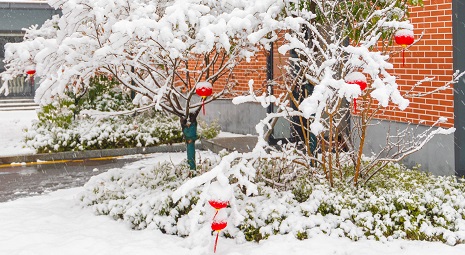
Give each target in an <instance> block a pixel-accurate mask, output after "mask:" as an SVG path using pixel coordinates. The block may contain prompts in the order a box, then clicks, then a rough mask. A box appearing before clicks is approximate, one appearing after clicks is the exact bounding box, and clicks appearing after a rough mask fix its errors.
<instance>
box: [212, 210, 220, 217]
mask: <svg viewBox="0 0 465 255" xmlns="http://www.w3.org/2000/svg"><path fill="white" fill-rule="evenodd" d="M215 210H216V213H215V215H214V216H213V220H215V218H216V215H217V214H218V212H219V211H220V210H218V209H215Z"/></svg>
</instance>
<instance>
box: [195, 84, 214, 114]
mask: <svg viewBox="0 0 465 255" xmlns="http://www.w3.org/2000/svg"><path fill="white" fill-rule="evenodd" d="M195 93H196V94H197V95H198V96H200V97H202V112H203V115H205V99H206V98H207V97H208V96H211V94H212V93H213V86H212V84H211V83H210V82H207V81H202V82H199V83H197V84H196V85H195Z"/></svg>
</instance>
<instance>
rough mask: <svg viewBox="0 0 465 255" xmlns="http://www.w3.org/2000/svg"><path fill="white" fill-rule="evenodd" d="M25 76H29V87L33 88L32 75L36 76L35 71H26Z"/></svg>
mask: <svg viewBox="0 0 465 255" xmlns="http://www.w3.org/2000/svg"><path fill="white" fill-rule="evenodd" d="M26 74H27V75H28V76H29V81H30V84H31V86H34V74H36V70H33V69H32V70H27V71H26Z"/></svg>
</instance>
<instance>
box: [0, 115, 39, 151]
mask: <svg viewBox="0 0 465 255" xmlns="http://www.w3.org/2000/svg"><path fill="white" fill-rule="evenodd" d="M35 119H37V113H36V111H0V125H1V128H0V156H11V155H24V154H32V153H34V151H33V150H32V149H28V148H23V144H22V142H21V141H22V139H23V129H24V128H29V127H31V124H32V120H35Z"/></svg>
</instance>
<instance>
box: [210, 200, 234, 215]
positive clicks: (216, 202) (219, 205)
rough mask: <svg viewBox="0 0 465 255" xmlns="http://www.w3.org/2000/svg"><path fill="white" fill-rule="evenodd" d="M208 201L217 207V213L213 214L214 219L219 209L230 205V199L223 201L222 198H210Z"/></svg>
mask: <svg viewBox="0 0 465 255" xmlns="http://www.w3.org/2000/svg"><path fill="white" fill-rule="evenodd" d="M208 203H209V204H210V205H211V206H212V207H213V208H215V210H216V213H215V215H214V216H213V219H215V217H216V215H217V214H218V211H219V210H221V209H223V208H226V206H228V203H229V202H228V201H221V200H209V201H208Z"/></svg>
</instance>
